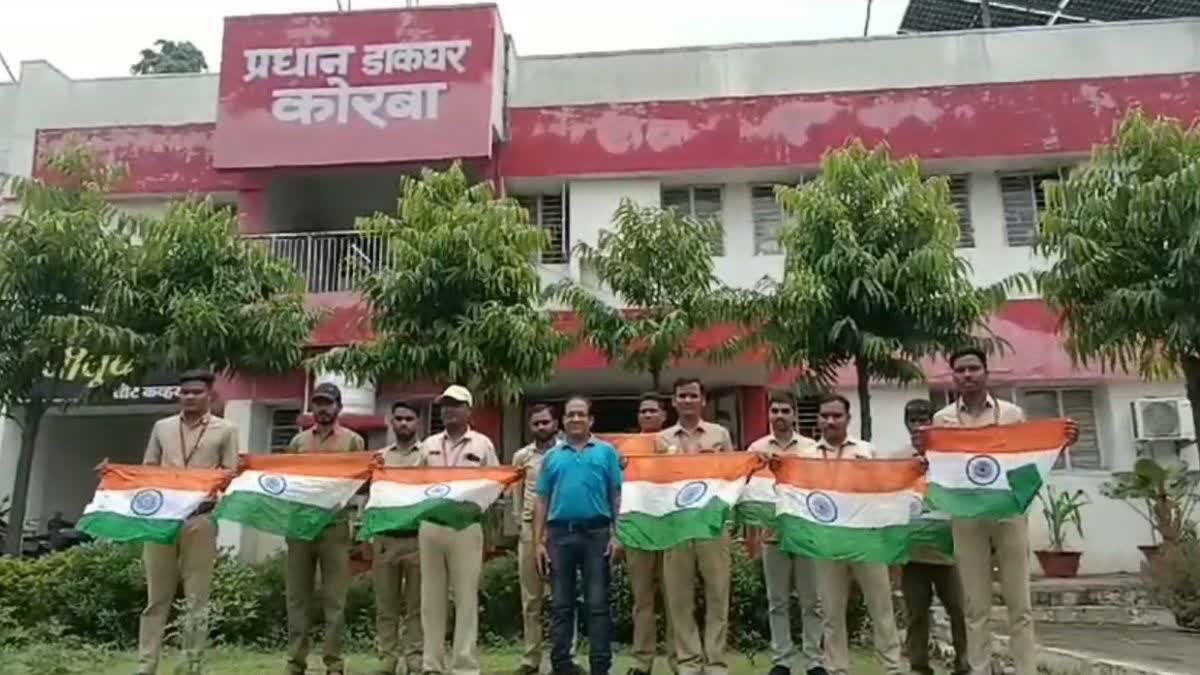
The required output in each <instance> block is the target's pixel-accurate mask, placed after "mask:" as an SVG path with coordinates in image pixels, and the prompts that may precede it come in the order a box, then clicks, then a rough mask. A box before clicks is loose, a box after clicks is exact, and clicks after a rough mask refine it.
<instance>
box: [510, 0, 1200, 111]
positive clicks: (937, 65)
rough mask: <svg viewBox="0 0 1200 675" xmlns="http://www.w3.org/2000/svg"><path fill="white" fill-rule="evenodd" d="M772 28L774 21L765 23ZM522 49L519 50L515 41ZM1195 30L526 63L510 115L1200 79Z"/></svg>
mask: <svg viewBox="0 0 1200 675" xmlns="http://www.w3.org/2000/svg"><path fill="white" fill-rule="evenodd" d="M764 20H769V19H764ZM517 37H518V42H519V39H520V36H517ZM1197 44H1200V21H1197V20H1194V19H1172V20H1169V21H1161V22H1145V23H1120V24H1090V25H1087V26H1056V27H1037V28H1032V29H1011V30H996V31H988V32H984V31H967V32H953V33H941V34H936V35H930V34H922V35H902V36H894V37H871V38H853V39H845V40H826V41H820V42H795V43H776V44H767V45H731V46H715V47H713V46H709V47H693V48H684V49H670V50H645V51H636V52H617V53H607V54H571V55H561V56H542V57H531V58H523V59H521V60H520V62H519V63H518V68H519V69H520V79H519V80H518V86H517V87H516V88H515V90H514V91H513V95H512V103H511V105H512V106H514V107H532V106H544V105H569V104H587V103H603V102H632V101H659V100H682V99H694V98H714V97H727V96H763V95H773V94H789V93H805V92H826V91H859V90H862V91H870V90H878V89H893V88H899V89H902V88H915V87H926V86H945V85H961V84H974V83H980V82H1027V81H1034V80H1057V79H1070V78H1088V77H1121V76H1128V75H1141V74H1146V73H1185V72H1194V71H1196V70H1200V52H1198V51H1197V50H1196V49H1195V45H1197Z"/></svg>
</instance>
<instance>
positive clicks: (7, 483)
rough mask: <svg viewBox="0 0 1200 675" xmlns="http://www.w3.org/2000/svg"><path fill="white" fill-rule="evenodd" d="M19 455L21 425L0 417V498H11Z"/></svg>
mask: <svg viewBox="0 0 1200 675" xmlns="http://www.w3.org/2000/svg"><path fill="white" fill-rule="evenodd" d="M20 455H21V425H19V424H17V422H16V420H14V419H11V418H9V417H0V498H4V497H11V496H12V492H13V483H14V482H15V479H16V476H17V458H18V457H20Z"/></svg>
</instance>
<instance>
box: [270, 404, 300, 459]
mask: <svg viewBox="0 0 1200 675" xmlns="http://www.w3.org/2000/svg"><path fill="white" fill-rule="evenodd" d="M298 433H300V410H299V409H297V408H275V409H274V410H272V411H271V452H272V453H276V452H286V451H287V447H288V443H291V442H292V437H293V436H295V435H296V434H298Z"/></svg>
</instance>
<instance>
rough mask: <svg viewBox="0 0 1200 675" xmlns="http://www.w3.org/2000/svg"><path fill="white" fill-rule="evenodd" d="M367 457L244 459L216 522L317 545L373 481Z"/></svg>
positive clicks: (302, 455)
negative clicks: (321, 537) (344, 510)
mask: <svg viewBox="0 0 1200 675" xmlns="http://www.w3.org/2000/svg"><path fill="white" fill-rule="evenodd" d="M374 460H375V455H374V453H368V452H312V453H288V454H281V455H245V456H244V457H243V468H242V472H241V474H239V475H238V477H237V478H235V479H233V482H231V483H230V484H229V487H228V488H226V490H225V497H224V498H222V499H221V502H220V503H219V504H218V505H217V510H216V517H217V518H220V519H222V520H231V521H234V522H237V523H241V524H243V525H246V526H248V527H253V528H254V529H256V530H262V531H263V532H270V533H271V534H278V535H282V536H284V537H289V538H292V539H303V540H306V541H314V540H316V539H317V538H318V537H320V536H321V533H322V532H324V531H325V528H327V527H329V524H330V523H332V522H333V520H334V518H336V517H337V515H338V512H339V511H341V510H342V509H344V508H345V507H346V504H347V503H349V501H350V498H351V497H353V496H354V494H355V493H356V492H358V490H359V488H361V487H362V486H363V484H364V483H366V481H367V479H368V478H369V477H370V476H371V468H372V465H373V463H374Z"/></svg>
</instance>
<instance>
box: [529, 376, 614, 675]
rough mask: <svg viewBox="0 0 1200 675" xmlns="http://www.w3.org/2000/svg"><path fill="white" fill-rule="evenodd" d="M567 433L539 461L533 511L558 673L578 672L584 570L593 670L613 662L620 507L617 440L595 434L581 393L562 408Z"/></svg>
mask: <svg viewBox="0 0 1200 675" xmlns="http://www.w3.org/2000/svg"><path fill="white" fill-rule="evenodd" d="M562 420H563V429H564V431H565V432H566V433H565V435H564V437H563V440H562V441H561V442H560V443H559V444H558V445H557V446H555V447H554V449H552V450H551V451H550V452H548V453H547V454H546V457H545V459H543V460H542V472H541V475H540V476H538V482H537V495H538V498H537V504H536V505H535V506H534V514H533V540H534V541H535V542H537V559H538V567H539V570H540V571H541V573H542V575H543V576H545V575H547V574H548V575H549V576H550V585H551V588H552V589H553V600H554V602H553V604H554V613H553V621H552V623H551V630H550V665H551V667H552V668H553V673H554V675H574V674H575V673H577V672H579V671H578V669H577V668H576V667H575V664H574V663H573V662H572V661H571V642H572V641H573V640H574V637H575V631H574V626H575V599H576V597H577V596H576V594H575V580H576V575H577V574H580V575H582V576H583V588H584V592H583V596H584V604H585V605H586V607H587V629H588V644H589V646H590V651H589V654H588V660H589V662H590V663H589V665H590V666H591V674H592V675H608V671H609V668H611V667H612V647H611V645H610V643H609V640H610V639H611V634H612V614H611V612H610V611H609V603H608V587H609V562H610V561H611V559H612V554H613V550H614V548H615V545H616V544H615V542H616V539H615V527H616V517H617V514H618V513H619V512H620V507H621V463H620V458H619V457H618V456H617V451H616V449H615V448H613V446H611V445H609V444H608V443H605V442H604V441H601V440H597V439H596V438H595V437H594V436H592V422H593V418H592V404H591V401H589V400H588V399H586V398H584V397H582V396H572V397H571V398H569V399H567V403H566V406H564V408H563V416H562Z"/></svg>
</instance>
